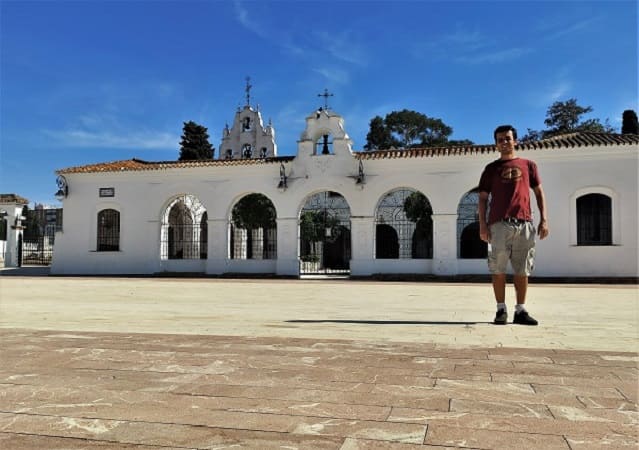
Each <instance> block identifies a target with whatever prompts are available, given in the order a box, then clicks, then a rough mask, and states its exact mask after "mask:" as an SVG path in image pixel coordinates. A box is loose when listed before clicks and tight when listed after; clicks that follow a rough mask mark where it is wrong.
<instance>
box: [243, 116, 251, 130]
mask: <svg viewBox="0 0 639 450" xmlns="http://www.w3.org/2000/svg"><path fill="white" fill-rule="evenodd" d="M250 130H251V118H250V117H245V118H244V120H243V121H242V131H250Z"/></svg>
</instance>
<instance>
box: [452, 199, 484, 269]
mask: <svg viewBox="0 0 639 450" xmlns="http://www.w3.org/2000/svg"><path fill="white" fill-rule="evenodd" d="M478 204H479V192H478V191H477V190H476V189H473V190H471V191H469V192H467V193H466V194H465V195H464V196H463V197H462V199H461V200H460V201H459V205H458V206H457V249H458V257H459V258H461V259H481V258H486V256H487V255H488V245H487V244H486V243H485V242H484V241H482V240H481V239H480V237H479V212H478Z"/></svg>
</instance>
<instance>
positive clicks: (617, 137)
mask: <svg viewBox="0 0 639 450" xmlns="http://www.w3.org/2000/svg"><path fill="white" fill-rule="evenodd" d="M610 145H639V135H636V134H607V133H570V134H563V135H559V136H554V137H552V138H548V139H543V140H541V141H536V142H526V143H519V145H517V151H525V150H541V149H553V148H556V149H559V148H572V147H592V146H610ZM497 152H498V151H497V147H496V146H495V145H494V144H493V145H467V146H461V147H429V148H410V149H405V150H404V149H398V150H375V151H370V152H358V153H357V154H356V155H357V158H359V159H365V160H368V159H391V158H425V157H435V156H453V155H477V154H485V153H497Z"/></svg>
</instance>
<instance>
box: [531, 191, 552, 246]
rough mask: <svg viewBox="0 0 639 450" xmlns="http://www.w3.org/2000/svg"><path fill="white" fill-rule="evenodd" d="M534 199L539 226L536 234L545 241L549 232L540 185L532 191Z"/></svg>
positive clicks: (543, 195) (544, 196) (544, 200)
mask: <svg viewBox="0 0 639 450" xmlns="http://www.w3.org/2000/svg"><path fill="white" fill-rule="evenodd" d="M533 192H534V193H535V198H536V199H537V207H538V208H539V215H540V216H541V217H540V219H539V226H538V227H537V234H538V235H539V238H540V239H545V238H546V236H548V233H549V232H550V230H549V229H548V217H547V215H546V195H545V194H544V190H543V188H542V187H541V184H540V185H538V186H537V187H535V188H534V189H533Z"/></svg>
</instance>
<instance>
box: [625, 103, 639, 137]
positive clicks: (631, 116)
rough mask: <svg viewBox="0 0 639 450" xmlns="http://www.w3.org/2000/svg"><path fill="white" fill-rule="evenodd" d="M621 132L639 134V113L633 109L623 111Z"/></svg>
mask: <svg viewBox="0 0 639 450" xmlns="http://www.w3.org/2000/svg"><path fill="white" fill-rule="evenodd" d="M621 134H639V121H638V120H637V113H636V112H634V110H632V109H626V110H625V111H624V112H623V116H622V123H621Z"/></svg>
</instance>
